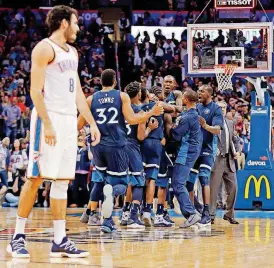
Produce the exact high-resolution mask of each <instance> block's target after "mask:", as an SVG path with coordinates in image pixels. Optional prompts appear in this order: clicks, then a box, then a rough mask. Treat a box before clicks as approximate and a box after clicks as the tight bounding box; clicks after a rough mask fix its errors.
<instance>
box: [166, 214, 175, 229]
mask: <svg viewBox="0 0 274 268" xmlns="http://www.w3.org/2000/svg"><path fill="white" fill-rule="evenodd" d="M164 220H165V221H166V222H168V223H171V224H172V225H173V226H175V222H174V221H173V220H172V219H171V218H170V217H169V214H168V211H164Z"/></svg>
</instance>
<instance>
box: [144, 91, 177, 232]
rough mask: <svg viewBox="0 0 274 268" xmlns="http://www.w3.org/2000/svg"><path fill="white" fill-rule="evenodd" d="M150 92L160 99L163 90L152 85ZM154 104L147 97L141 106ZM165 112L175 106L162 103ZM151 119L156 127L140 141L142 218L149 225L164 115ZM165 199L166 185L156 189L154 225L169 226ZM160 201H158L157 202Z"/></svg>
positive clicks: (170, 111) (159, 161)
mask: <svg viewBox="0 0 274 268" xmlns="http://www.w3.org/2000/svg"><path fill="white" fill-rule="evenodd" d="M150 92H151V93H152V94H153V96H154V97H156V98H157V99H159V100H162V99H163V98H164V97H163V91H162V89H161V88H159V87H157V86H156V87H152V88H151V90H150ZM154 105H155V102H149V101H148V99H147V100H146V101H145V103H144V104H143V106H142V109H143V110H144V111H148V110H150V109H151V108H152V107H153V106H154ZM162 105H163V107H164V110H165V112H169V113H173V112H175V108H174V107H173V106H172V105H169V104H167V103H162ZM152 120H157V121H158V128H156V129H154V130H153V131H151V133H149V135H148V137H147V138H146V139H145V140H144V141H143V143H141V152H142V158H143V164H144V167H145V174H146V186H147V188H146V202H145V204H144V210H143V220H144V223H145V225H146V226H151V209H152V202H153V197H154V193H155V181H156V180H157V178H158V174H159V167H160V163H161V157H162V150H163V145H162V143H161V141H162V140H163V138H164V116H163V115H161V116H157V117H154V118H153V119H152ZM165 199H166V186H165V187H162V185H161V187H160V188H159V191H158V206H157V213H156V215H159V217H155V219H156V222H154V223H156V226H160V225H161V226H163V227H171V226H172V224H170V223H169V222H167V221H166V220H165V219H164V218H163V210H164V202H165ZM159 201H160V203H159Z"/></svg>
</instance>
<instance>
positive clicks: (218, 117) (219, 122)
mask: <svg viewBox="0 0 274 268" xmlns="http://www.w3.org/2000/svg"><path fill="white" fill-rule="evenodd" d="M223 125H224V117H223V114H222V110H221V108H220V107H218V108H217V109H216V110H215V113H214V117H213V120H212V126H213V127H214V126H220V128H221V129H223Z"/></svg>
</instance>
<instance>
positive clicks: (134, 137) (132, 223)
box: [120, 82, 158, 228]
mask: <svg viewBox="0 0 274 268" xmlns="http://www.w3.org/2000/svg"><path fill="white" fill-rule="evenodd" d="M125 91H126V93H127V94H128V95H129V97H130V101H131V107H132V109H133V111H134V112H135V113H143V111H142V109H141V106H140V105H141V102H140V100H141V84H140V83H138V82H132V83H130V84H129V85H127V87H126V88H125ZM152 121H153V120H152V119H150V121H149V123H148V125H147V126H146V122H143V123H140V124H136V125H129V124H127V125H126V127H127V135H128V142H127V146H126V152H127V155H128V158H129V172H128V173H129V179H130V185H129V186H128V189H127V195H126V200H125V205H124V207H123V213H122V215H121V222H120V224H121V225H122V226H125V225H127V227H128V228H144V227H145V226H144V224H143V223H142V222H141V221H140V220H139V218H138V213H139V211H140V204H141V201H142V197H143V190H144V185H145V177H144V168H143V162H142V155H141V151H140V145H139V141H142V140H144V139H145V138H146V137H147V136H148V135H149V133H150V132H151V131H153V130H154V129H155V128H157V127H158V121H157V120H154V122H152Z"/></svg>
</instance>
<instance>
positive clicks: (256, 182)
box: [244, 175, 271, 199]
mask: <svg viewBox="0 0 274 268" xmlns="http://www.w3.org/2000/svg"><path fill="white" fill-rule="evenodd" d="M251 180H253V181H254V187H255V196H256V197H260V191H261V184H262V181H263V180H264V182H265V189H266V199H270V198H271V191H270V184H269V181H268V179H267V177H266V176H265V175H261V176H260V178H259V179H257V178H256V177H255V176H254V175H251V176H249V177H248V179H247V181H246V185H245V194H244V197H245V199H248V196H249V188H250V182H251Z"/></svg>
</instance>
